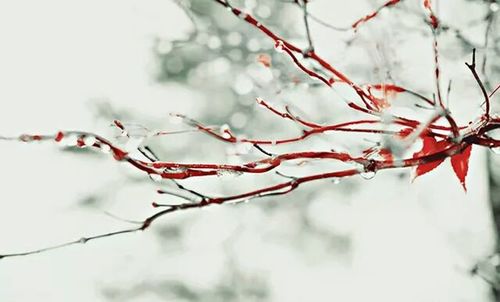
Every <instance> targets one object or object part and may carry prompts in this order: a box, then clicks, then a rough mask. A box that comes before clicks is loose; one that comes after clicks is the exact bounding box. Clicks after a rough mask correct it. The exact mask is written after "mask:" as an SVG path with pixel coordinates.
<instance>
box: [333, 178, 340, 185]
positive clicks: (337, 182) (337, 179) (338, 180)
mask: <svg viewBox="0 0 500 302" xmlns="http://www.w3.org/2000/svg"><path fill="white" fill-rule="evenodd" d="M332 183H333V184H334V185H338V184H339V183H340V178H339V177H335V178H333V179H332Z"/></svg>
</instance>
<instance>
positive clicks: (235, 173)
mask: <svg viewBox="0 0 500 302" xmlns="http://www.w3.org/2000/svg"><path fill="white" fill-rule="evenodd" d="M241 174H243V172H240V171H234V170H219V171H217V176H219V177H221V176H240V175H241Z"/></svg>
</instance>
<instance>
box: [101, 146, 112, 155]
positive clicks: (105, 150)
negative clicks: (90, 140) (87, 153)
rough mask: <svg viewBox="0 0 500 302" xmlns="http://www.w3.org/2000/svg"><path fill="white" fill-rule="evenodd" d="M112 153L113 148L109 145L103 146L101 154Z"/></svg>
mask: <svg viewBox="0 0 500 302" xmlns="http://www.w3.org/2000/svg"><path fill="white" fill-rule="evenodd" d="M110 151H111V147H110V146H109V145H105V144H101V152H102V153H104V154H108V153H109V152H110Z"/></svg>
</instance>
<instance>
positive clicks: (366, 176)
mask: <svg viewBox="0 0 500 302" xmlns="http://www.w3.org/2000/svg"><path fill="white" fill-rule="evenodd" d="M359 175H360V176H361V177H363V178H364V179H372V178H373V177H375V171H364V172H361V173H359Z"/></svg>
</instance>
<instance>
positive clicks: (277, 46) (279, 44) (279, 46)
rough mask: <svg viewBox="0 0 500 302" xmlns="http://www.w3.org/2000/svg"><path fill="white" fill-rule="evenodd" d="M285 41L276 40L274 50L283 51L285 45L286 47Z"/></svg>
mask: <svg viewBox="0 0 500 302" xmlns="http://www.w3.org/2000/svg"><path fill="white" fill-rule="evenodd" d="M284 46H285V45H284V43H283V41H281V40H277V41H276V44H274V50H276V52H280V53H281V52H283V47H284Z"/></svg>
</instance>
